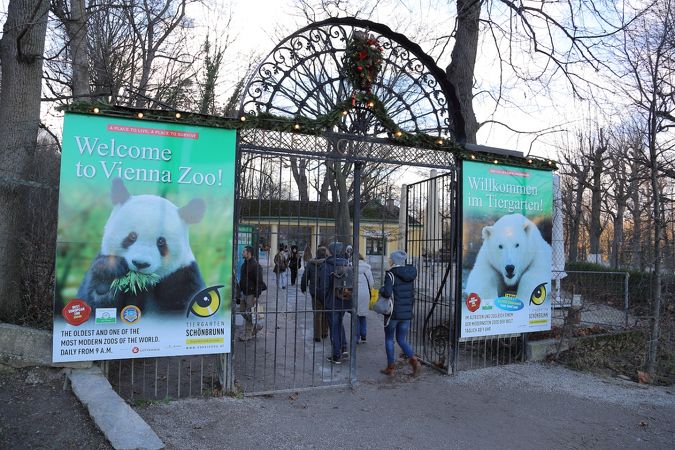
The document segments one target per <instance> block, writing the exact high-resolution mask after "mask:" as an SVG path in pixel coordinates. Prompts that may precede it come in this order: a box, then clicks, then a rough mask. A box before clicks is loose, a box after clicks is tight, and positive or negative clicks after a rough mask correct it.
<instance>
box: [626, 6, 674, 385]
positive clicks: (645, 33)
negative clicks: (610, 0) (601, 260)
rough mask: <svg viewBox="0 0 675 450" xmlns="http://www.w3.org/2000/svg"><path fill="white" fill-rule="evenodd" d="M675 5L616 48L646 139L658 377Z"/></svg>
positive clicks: (650, 352) (654, 10)
mask: <svg viewBox="0 0 675 450" xmlns="http://www.w3.org/2000/svg"><path fill="white" fill-rule="evenodd" d="M673 35H675V4H674V3H673V2H672V0H657V1H655V2H654V4H653V5H652V6H651V8H649V9H648V10H647V13H646V14H645V15H644V16H643V17H641V19H640V21H639V22H636V23H635V25H634V26H632V27H630V28H628V29H627V30H626V33H624V40H623V42H622V44H621V46H620V47H619V48H618V50H619V55H620V57H621V60H622V63H623V65H624V67H625V68H626V69H627V70H626V71H625V78H624V79H625V89H624V93H625V95H627V96H628V98H629V99H630V102H631V106H632V107H633V108H634V110H635V111H636V112H637V113H638V114H639V116H640V117H641V118H642V121H643V124H644V125H643V126H644V137H645V141H644V142H643V146H642V147H641V150H642V151H643V154H644V156H643V157H644V159H645V161H646V166H647V168H648V172H649V183H650V187H651V196H652V198H651V207H652V221H653V244H652V245H653V251H652V261H653V269H654V291H653V297H652V317H651V332H650V338H649V345H648V349H647V358H646V361H645V370H646V371H647V372H648V373H649V374H650V375H651V376H653V375H654V372H655V369H656V358H657V350H658V343H659V330H660V315H661V304H662V281H661V279H662V263H663V261H662V255H663V245H664V236H665V223H664V214H663V206H664V192H662V191H661V189H660V188H661V185H660V180H661V177H662V176H663V175H664V174H669V173H675V170H674V169H673V154H672V152H673V148H672V142H669V141H668V138H667V136H668V135H669V132H670V130H672V129H673V128H675V114H674V111H675V95H674V90H673V87H674V86H675V45H674V44H675V42H674V41H675V40H674V39H673Z"/></svg>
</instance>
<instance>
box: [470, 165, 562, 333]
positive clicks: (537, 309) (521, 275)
mask: <svg viewBox="0 0 675 450" xmlns="http://www.w3.org/2000/svg"><path fill="white" fill-rule="evenodd" d="M552 220H553V175H552V173H551V172H549V171H541V170H532V169H527V168H521V167H512V166H505V165H500V164H489V163H482V162H481V163H479V162H473V161H464V162H463V164H462V239H463V247H462V292H463V300H464V302H463V305H462V324H461V325H462V326H461V336H462V337H475V336H490V335H496V334H509V333H523V332H531V331H540V330H548V329H550V327H551V300H550V292H551V232H552Z"/></svg>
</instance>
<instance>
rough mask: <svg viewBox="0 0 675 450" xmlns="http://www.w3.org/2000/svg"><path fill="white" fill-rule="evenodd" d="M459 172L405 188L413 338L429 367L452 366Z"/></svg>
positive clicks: (444, 367) (449, 367)
mask: <svg viewBox="0 0 675 450" xmlns="http://www.w3.org/2000/svg"><path fill="white" fill-rule="evenodd" d="M455 183H456V180H455V172H454V171H451V172H447V173H444V174H441V175H436V174H435V171H432V176H431V178H429V179H428V180H425V181H421V182H419V183H415V184H411V185H410V186H408V187H407V194H406V204H405V207H406V242H405V249H406V252H407V253H408V254H409V255H416V256H412V257H411V258H410V261H409V262H410V263H412V264H414V265H415V267H416V268H417V278H416V279H415V311H414V318H413V322H412V324H411V332H410V333H411V343H412V345H413V348H414V349H415V352H416V353H417V354H418V355H419V356H420V357H421V358H422V359H423V361H424V362H426V363H427V364H429V365H430V366H431V367H433V368H435V369H437V370H440V371H443V372H446V373H447V372H451V371H452V367H451V363H452V360H453V353H452V349H453V346H452V336H453V329H454V310H455V309H454V305H455V302H454V290H453V286H454V283H455V280H454V277H455V272H454V270H453V264H452V261H453V260H454V255H455V245H454V227H455V205H456V189H455Z"/></svg>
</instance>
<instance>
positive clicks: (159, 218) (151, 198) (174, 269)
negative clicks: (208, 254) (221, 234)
mask: <svg viewBox="0 0 675 450" xmlns="http://www.w3.org/2000/svg"><path fill="white" fill-rule="evenodd" d="M111 198H112V203H113V209H112V212H111V213H110V217H109V218H108V221H107V222H106V224H105V227H104V229H103V239H102V241H101V250H100V252H99V254H98V255H97V256H96V257H95V258H94V260H93V261H92V263H91V266H90V267H89V269H88V271H87V273H86V274H85V277H84V279H83V281H82V284H81V285H80V287H79V289H78V293H77V295H78V297H79V298H80V299H82V300H84V301H86V302H87V303H88V304H89V305H90V306H91V307H92V308H93V309H95V308H101V307H116V308H122V307H124V306H127V305H135V306H138V307H139V308H141V310H144V312H145V311H148V310H150V311H152V310H155V311H174V312H185V310H186V308H187V305H188V302H189V301H190V299H191V298H192V296H193V295H194V294H195V293H196V292H199V291H200V290H202V289H203V288H204V287H205V286H204V280H203V279H202V276H201V273H200V272H199V267H198V266H197V262H196V261H195V257H194V255H193V254H192V249H191V248H190V242H189V235H188V226H189V225H190V224H195V223H198V222H200V221H201V220H202V218H203V217H204V212H205V210H206V205H205V203H204V201H203V200H202V199H193V200H192V201H190V202H189V203H188V204H187V205H185V206H183V207H182V208H178V207H177V206H176V205H174V204H173V203H171V202H170V201H169V200H167V199H165V198H163V197H159V196H157V195H131V194H129V191H128V190H127V188H126V187H125V186H124V183H123V182H122V180H121V179H120V178H115V179H113V181H112V189H111ZM129 271H136V272H140V273H144V274H155V275H157V276H158V277H159V281H158V282H157V284H155V285H154V286H153V287H151V288H149V289H147V290H145V291H142V292H136V293H135V294H133V293H131V292H120V291H115V290H114V289H111V287H110V286H111V283H112V282H113V280H115V279H116V278H119V277H122V276H124V275H126V274H127V272H129Z"/></svg>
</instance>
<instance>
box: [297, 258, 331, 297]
mask: <svg viewBox="0 0 675 450" xmlns="http://www.w3.org/2000/svg"><path fill="white" fill-rule="evenodd" d="M325 260H326V259H325V258H321V259H312V260H310V261H309V262H307V261H305V271H304V272H303V273H302V278H301V279H300V290H301V291H302V293H303V294H304V293H305V292H306V291H307V288H308V287H309V295H311V296H312V298H317V292H316V289H317V287H318V279H317V277H318V276H319V271H320V270H321V264H323V262H324V261H325ZM322 295H323V293H321V294H320V296H319V297H318V299H319V300H323V296H322Z"/></svg>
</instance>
